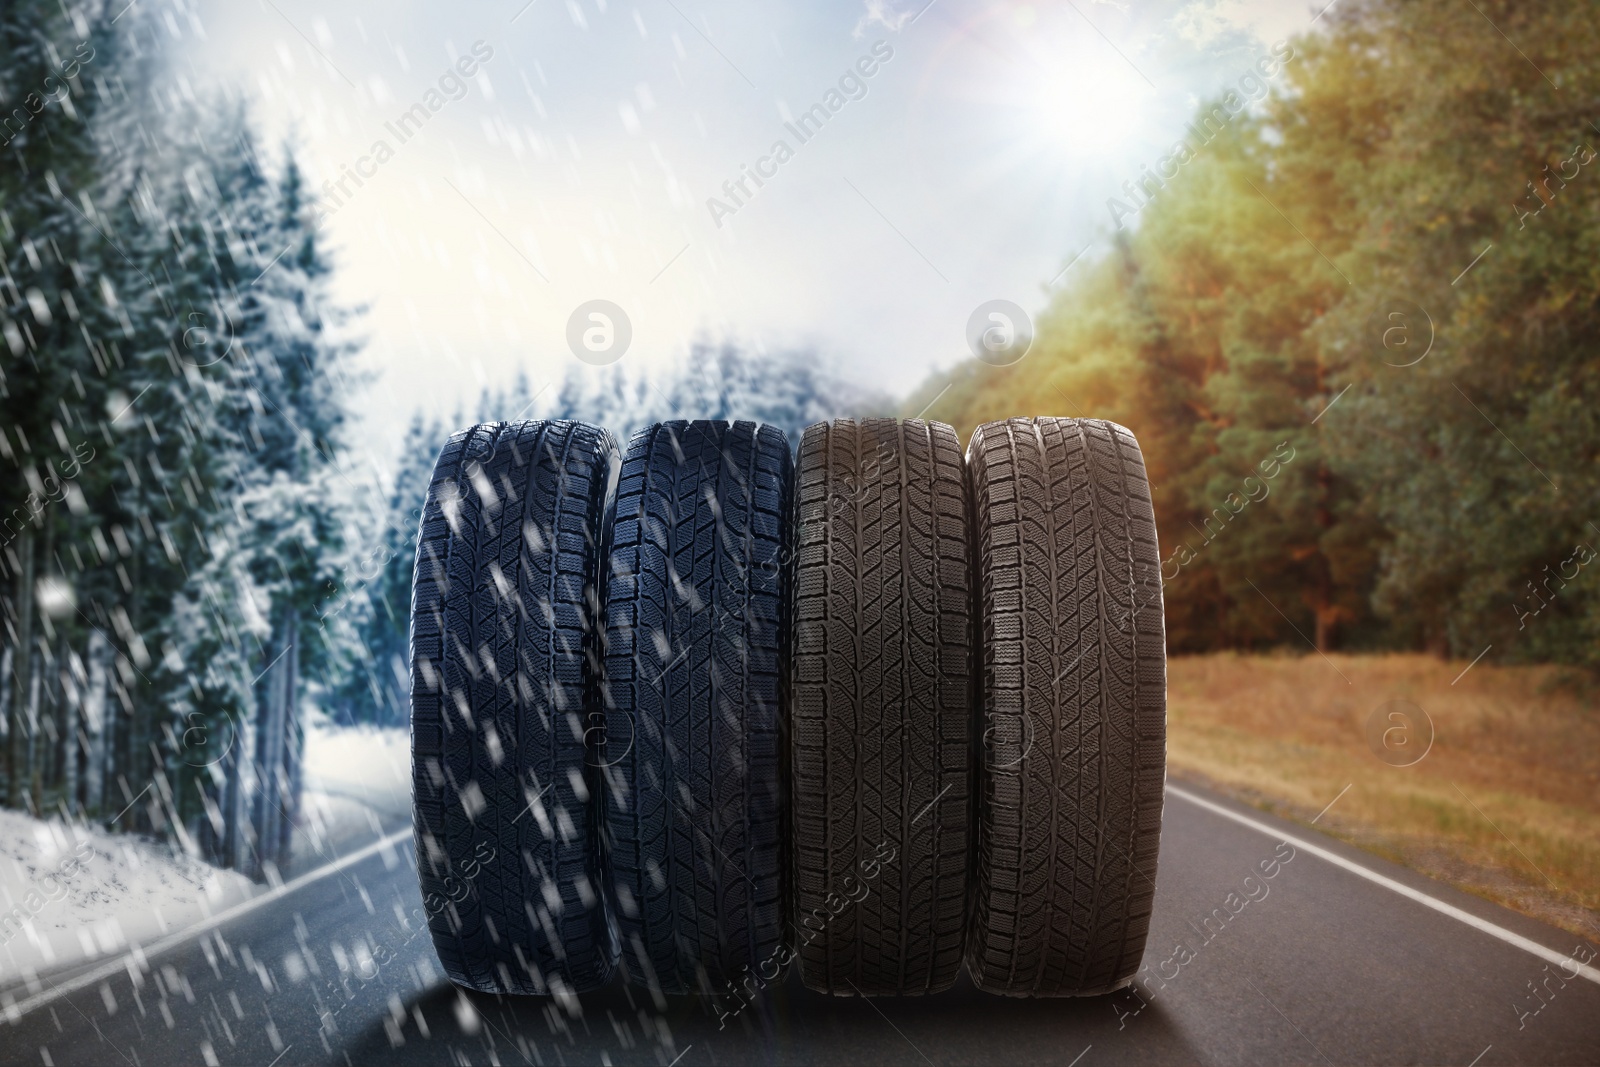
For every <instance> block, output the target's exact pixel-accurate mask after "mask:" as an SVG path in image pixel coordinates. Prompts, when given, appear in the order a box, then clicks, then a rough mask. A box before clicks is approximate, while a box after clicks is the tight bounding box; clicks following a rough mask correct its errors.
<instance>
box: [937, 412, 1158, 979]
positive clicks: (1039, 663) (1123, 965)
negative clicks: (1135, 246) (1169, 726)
mask: <svg viewBox="0 0 1600 1067" xmlns="http://www.w3.org/2000/svg"><path fill="white" fill-rule="evenodd" d="M967 476H968V480H969V485H970V488H971V493H972V506H973V519H974V522H975V527H976V531H977V544H976V562H977V567H976V570H977V577H978V587H979V595H978V605H979V609H978V634H979V664H980V671H981V685H980V699H981V705H980V708H981V714H982V719H981V722H980V725H979V728H980V730H981V735H980V736H981V741H980V744H979V752H978V813H979V814H978V863H977V870H976V883H977V884H976V887H975V894H974V908H973V916H972V930H971V935H970V937H969V940H968V945H967V967H968V970H969V972H970V973H971V975H972V979H973V982H974V983H975V984H976V985H977V986H978V987H979V988H980V989H984V990H987V991H989V992H992V993H1000V994H1006V995H1011V996H1090V995H1095V994H1100V993H1106V992H1110V991H1112V990H1115V989H1118V988H1121V987H1122V986H1125V985H1127V984H1128V982H1129V981H1131V980H1132V977H1133V975H1134V973H1135V972H1136V971H1137V969H1138V967H1139V961H1140V958H1141V957H1142V955H1143V953H1144V944H1145V938H1146V935H1147V934H1148V932H1149V926H1150V912H1151V905H1152V902H1153V900H1154V896H1155V878H1156V852H1157V847H1158V845H1159V843H1160V838H1161V806H1162V798H1163V789H1164V778H1165V772H1166V645H1165V638H1164V634H1163V623H1162V603H1161V572H1160V557H1159V554H1158V549H1157V546H1156V529H1155V517H1154V511H1153V509H1152V507H1151V500H1150V489H1149V483H1148V480H1147V477H1146V474H1145V468H1144V459H1143V456H1142V454H1141V452H1140V450H1139V444H1138V442H1137V441H1136V440H1135V439H1134V436H1133V434H1132V433H1131V432H1129V431H1128V430H1126V429H1124V428H1123V427H1121V426H1118V425H1116V424H1115V423H1111V422H1105V421H1103V420H1099V419H1063V418H1033V419H1029V418H1017V419H1008V420H1006V421H1004V422H991V423H985V424H983V425H982V426H979V427H978V428H977V430H976V431H975V432H974V433H973V436H972V439H971V441H970V442H969V444H968V446H967Z"/></svg>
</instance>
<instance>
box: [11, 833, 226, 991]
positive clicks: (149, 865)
mask: <svg viewBox="0 0 1600 1067" xmlns="http://www.w3.org/2000/svg"><path fill="white" fill-rule="evenodd" d="M254 888H255V887H254V886H253V885H252V884H251V882H250V880H249V879H248V878H246V877H245V876H244V875H242V874H239V873H237V872H235V871H224V870H219V869H217V868H215V867H212V866H210V865H209V864H206V863H202V862H201V861H199V860H197V859H194V858H192V857H190V856H187V855H185V854H184V853H183V852H182V851H181V850H179V849H178V848H177V847H176V846H174V845H169V844H166V843H160V842H154V841H150V840H146V839H144V838H140V837H135V836H131V835H128V834H110V833H106V832H105V831H103V830H99V829H96V828H89V827H85V826H82V825H77V824H69V823H65V822H61V821H59V820H51V821H44V820H41V819H35V818H32V817H30V816H28V815H24V814H22V813H21V812H15V811H0V988H5V987H11V986H15V985H17V984H18V983H19V982H20V981H23V980H29V981H30V982H31V981H32V980H33V978H34V976H35V975H37V974H40V973H46V972H50V971H55V970H60V969H62V968H65V967H71V966H73V965H75V964H77V963H80V962H82V961H84V960H92V959H95V958H97V957H100V956H104V955H107V954H110V953H116V952H119V951H121V950H122V949H124V948H126V947H127V946H129V945H133V944H140V943H142V942H145V941H149V940H152V939H154V938H156V937H159V936H161V935H163V934H166V933H169V932H171V931H173V930H178V929H182V928H183V927H185V926H187V925H189V924H191V923H194V922H197V921H199V920H201V919H204V918H206V917H208V916H210V915H212V914H213V913H215V912H218V911H221V910H222V909H224V908H227V907H231V906H232V905H234V904H237V903H239V902H240V901H242V900H245V899H248V898H249V897H250V895H251V894H252V892H253V890H254Z"/></svg>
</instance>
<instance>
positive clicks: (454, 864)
mask: <svg viewBox="0 0 1600 1067" xmlns="http://www.w3.org/2000/svg"><path fill="white" fill-rule="evenodd" d="M617 461H618V455H617V447H616V444H615V442H614V441H613V440H612V438H611V435H610V434H608V433H607V432H606V431H605V430H603V429H600V428H598V427H594V426H588V425H585V424H583V423H577V422H543V421H541V422H513V423H503V422H497V423H485V424H482V425H478V426H474V427H472V428H471V429H467V430H463V431H461V432H460V433H457V434H456V435H455V436H453V437H451V438H450V440H449V442H448V443H447V444H446V445H445V446H444V450H443V451H442V452H441V453H440V454H439V459H438V462H437V464H436V465H435V467H434V471H433V480H432V483H431V484H430V485H429V487H428V496H427V501H426V503H425V505H424V509H423V514H422V526H421V530H420V533H419V536H418V539H417V569H416V580H415V584H414V587H413V599H412V612H411V752H412V775H413V802H414V806H415V819H416V841H417V871H418V875H419V878H420V881H421V887H422V897H423V903H424V906H425V909H426V911H427V914H428V927H429V930H430V932H431V933H432V935H433V943H434V948H435V950H436V951H437V952H438V955H439V962H440V963H441V964H443V965H444V970H445V973H446V974H448V975H449V976H450V979H451V981H453V982H455V983H456V984H457V985H461V986H465V987H467V988H469V989H476V990H480V991H482V992H486V993H529V994H563V993H569V992H583V991H584V990H588V989H593V988H595V987H596V986H599V985H601V984H603V983H604V982H605V981H606V980H607V979H608V978H609V977H610V975H611V972H612V968H613V967H614V965H615V961H616V953H617V942H616V933H615V927H614V925H613V924H612V922H611V921H610V919H609V916H608V914H607V908H606V904H605V892H604V889H605V880H604V877H603V874H602V867H601V855H602V854H601V849H600V839H599V837H600V835H599V827H598V820H599V818H600V816H601V805H600V790H601V776H600V771H599V759H598V752H597V746H598V740H599V736H600V730H599V729H597V727H598V725H599V722H600V712H599V679H598V670H597V667H598V663H597V656H598V652H599V642H600V628H599V620H598V617H597V616H598V611H597V609H598V606H599V603H600V600H599V598H600V596H601V590H600V588H599V585H600V580H601V573H600V569H599V562H600V545H601V541H602V538H603V523H604V518H605V515H606V510H607V503H608V500H607V495H608V486H609V485H610V484H611V482H612V479H613V477H614V474H615V469H616V464H617Z"/></svg>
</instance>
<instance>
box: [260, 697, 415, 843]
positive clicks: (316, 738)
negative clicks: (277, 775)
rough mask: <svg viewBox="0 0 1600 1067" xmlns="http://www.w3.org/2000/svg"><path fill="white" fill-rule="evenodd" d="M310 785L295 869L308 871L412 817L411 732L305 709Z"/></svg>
mask: <svg viewBox="0 0 1600 1067" xmlns="http://www.w3.org/2000/svg"><path fill="white" fill-rule="evenodd" d="M304 771H305V792H304V793H303V794H302V795H301V798H300V825H299V826H297V827H296V828H295V834H294V842H293V844H292V846H291V850H292V851H291V857H292V858H291V860H290V869H289V872H287V873H289V874H304V873H305V872H306V871H309V870H311V869H312V868H313V867H319V866H321V865H322V864H323V863H328V862H331V861H332V860H334V859H337V858H338V857H339V856H341V855H343V854H344V853H346V852H348V851H350V850H351V849H353V848H359V847H361V846H362V845H367V844H370V843H371V842H372V841H374V840H376V839H377V838H379V837H382V836H383V835H384V834H386V833H389V832H391V831H393V830H397V829H400V828H401V827H403V826H406V825H409V824H410V822H411V735H410V734H409V733H408V732H407V731H406V730H404V729H392V728H391V729H380V728H378V727H374V726H334V725H333V724H331V723H330V722H329V721H328V720H327V718H326V717H325V716H324V715H323V714H322V713H321V712H320V711H317V710H314V709H313V710H310V711H309V713H308V714H307V716H306V757H305V767H304Z"/></svg>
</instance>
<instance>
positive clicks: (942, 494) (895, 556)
mask: <svg viewBox="0 0 1600 1067" xmlns="http://www.w3.org/2000/svg"><path fill="white" fill-rule="evenodd" d="M796 480H797V482H798V487H797V489H796V504H795V506H796V510H797V512H798V523H797V528H798V530H797V541H796V560H795V573H794V579H793V584H792V590H791V597H792V603H793V605H794V606H793V608H792V611H791V617H792V618H793V619H794V628H795V630H794V646H793V647H794V653H793V660H792V663H793V666H792V668H791V671H790V699H789V715H790V720H789V736H790V757H789V758H790V773H789V785H790V794H789V800H790V825H791V827H792V840H791V849H792V851H791V853H790V869H791V871H792V872H793V873H792V875H791V884H792V892H793V896H792V897H791V909H792V912H793V915H794V920H795V923H796V926H795V934H794V936H795V939H796V948H797V954H798V956H799V958H800V973H801V976H802V978H803V979H804V981H805V984H806V985H807V986H808V987H810V988H812V989H815V990H818V991H820V992H825V993H836V994H842V995H845V996H852V995H862V996H874V995H884V996H903V995H907V994H920V993H937V992H940V991H942V990H945V989H948V988H950V986H951V985H953V984H954V983H955V980H956V977H957V976H958V975H959V974H960V972H961V962H962V949H963V946H964V945H965V941H966V903H967V896H968V867H969V864H970V862H971V854H970V848H971V841H972V836H971V810H970V809H971V803H972V785H971V776H972V768H971V758H972V724H973V715H972V692H971V682H972V632H971V619H972V603H971V573H970V566H971V564H970V559H969V545H970V534H969V529H968V521H967V497H966V485H965V475H964V472H963V469H962V457H961V442H960V441H959V439H958V438H957V437H956V433H955V431H954V430H953V429H951V428H950V427H949V426H947V425H945V424H944V423H939V422H924V421H921V420H912V421H906V422H901V421H900V420H897V419H866V420H863V421H862V422H860V423H857V422H854V421H852V420H845V419H840V420H838V421H835V422H832V423H820V424H818V425H815V426H812V427H810V428H808V429H807V430H806V432H805V436H804V437H803V438H802V439H801V442H800V455H799V460H798V463H797V472H796Z"/></svg>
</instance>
